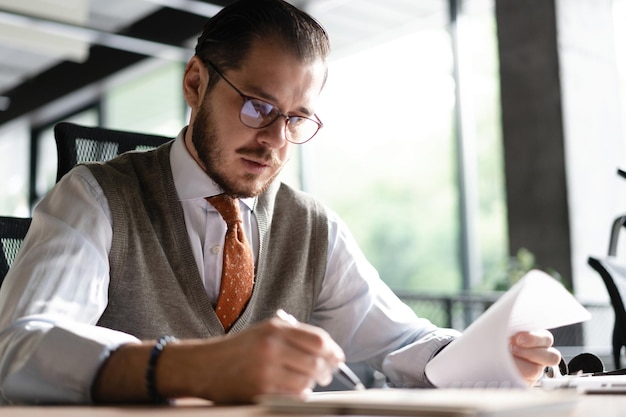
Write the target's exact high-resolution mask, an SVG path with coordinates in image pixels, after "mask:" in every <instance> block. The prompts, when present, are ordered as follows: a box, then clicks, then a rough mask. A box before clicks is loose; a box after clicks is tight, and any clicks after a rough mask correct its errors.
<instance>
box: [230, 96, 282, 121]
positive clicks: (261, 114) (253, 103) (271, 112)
mask: <svg viewBox="0 0 626 417" xmlns="http://www.w3.org/2000/svg"><path fill="white" fill-rule="evenodd" d="M279 114H280V112H279V111H278V109H277V108H276V107H274V106H272V105H271V104H270V103H267V102H265V101H261V100H257V99H254V98H246V99H245V101H244V103H243V107H241V117H240V118H241V122H242V123H243V124H244V125H246V126H248V127H253V128H261V127H265V126H267V125H269V124H270V123H272V122H273V121H274V120H275V119H276V118H277V117H278V115H279Z"/></svg>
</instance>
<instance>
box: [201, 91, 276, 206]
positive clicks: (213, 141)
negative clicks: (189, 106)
mask: <svg viewBox="0 0 626 417" xmlns="http://www.w3.org/2000/svg"><path fill="white" fill-rule="evenodd" d="M213 114H214V113H213V111H212V107H211V106H210V104H209V99H208V91H207V94H205V96H204V99H203V100H202V103H201V105H200V108H199V110H198V115H197V117H196V119H195V120H194V122H193V125H192V132H191V141H192V143H193V146H194V147H195V148H196V153H197V155H198V159H199V160H200V162H202V164H203V165H204V170H205V172H206V173H207V175H208V176H209V177H211V179H212V180H213V182H215V183H216V184H217V185H218V186H219V187H220V188H221V189H222V190H223V191H224V193H225V194H227V195H229V196H231V197H233V198H248V197H256V196H258V195H259V194H262V193H263V192H265V191H266V190H267V188H268V187H269V186H270V184H271V183H272V182H273V181H274V179H275V178H276V177H277V176H278V174H279V173H280V170H281V169H282V165H283V162H282V161H281V160H280V158H279V157H278V155H277V154H276V151H275V150H272V149H269V148H267V147H266V146H261V145H259V146H257V147H242V148H239V149H237V152H238V153H239V154H240V155H249V156H251V157H255V158H257V159H260V160H264V161H267V162H268V164H270V166H272V167H276V166H278V167H279V169H277V170H276V172H275V173H274V174H273V175H272V176H271V177H270V178H269V179H268V180H267V181H265V182H264V183H259V181H258V175H255V174H251V173H248V174H245V175H244V177H243V178H242V179H237V178H234V177H232V176H229V175H228V174H227V173H226V172H225V171H224V169H223V168H224V163H225V159H224V157H223V148H222V147H221V145H220V140H219V137H218V132H217V129H216V128H215V126H216V123H215V122H214V120H213Z"/></svg>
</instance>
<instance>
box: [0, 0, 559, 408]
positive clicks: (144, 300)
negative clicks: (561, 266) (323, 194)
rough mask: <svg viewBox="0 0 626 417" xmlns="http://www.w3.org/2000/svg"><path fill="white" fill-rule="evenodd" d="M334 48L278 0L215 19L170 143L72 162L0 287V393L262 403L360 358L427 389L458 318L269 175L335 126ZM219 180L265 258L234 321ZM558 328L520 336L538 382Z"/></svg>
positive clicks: (23, 397)
mask: <svg viewBox="0 0 626 417" xmlns="http://www.w3.org/2000/svg"><path fill="white" fill-rule="evenodd" d="M328 53H329V42H328V39H327V37H326V33H325V32H324V30H323V29H322V28H321V27H320V26H319V25H318V23H317V22H315V21H314V20H313V19H311V18H310V17H309V16H308V15H306V14H304V13H302V12H301V11H299V10H297V9H296V8H294V7H292V6H290V5H289V4H287V3H284V2H283V1H281V0H242V1H240V2H236V3H233V4H231V5H230V6H227V7H225V8H224V9H223V10H222V11H221V12H220V13H218V14H217V15H216V16H215V17H213V18H212V19H210V21H209V22H208V23H207V25H206V27H205V29H204V32H203V34H202V35H201V37H200V38H199V40H198V45H197V47H196V55H195V56H194V57H192V58H191V60H190V61H189V63H188V64H187V67H186V69H185V73H184V77H183V92H184V96H185V99H186V101H187V104H188V105H189V107H190V108H191V115H190V120H189V125H188V127H186V128H185V129H183V130H182V131H181V133H180V135H179V136H178V137H177V138H176V140H175V141H173V142H171V143H169V144H166V145H164V146H162V147H160V148H159V149H157V150H156V151H151V152H146V153H134V154H129V155H125V156H122V157H120V158H117V159H116V160H114V161H111V162H108V163H105V164H90V165H86V166H79V167H77V168H75V169H74V170H73V171H72V172H71V173H69V174H68V175H66V176H65V177H64V178H63V179H62V180H61V181H60V182H59V184H58V185H57V186H56V187H55V188H54V189H53V190H52V191H51V192H50V193H49V194H48V196H46V198H45V199H44V200H43V201H42V202H41V203H40V204H39V205H38V207H37V208H36V209H35V211H34V213H33V223H32V226H31V230H30V231H29V235H28V237H27V239H26V240H25V242H24V245H23V250H22V251H21V253H20V254H19V257H18V259H17V260H16V262H15V263H14V266H13V268H12V269H11V271H10V272H9V274H8V275H7V277H6V279H5V283H4V284H3V287H2V289H1V290H0V389H1V393H2V397H3V399H4V401H25V402H77V403H81V402H82V403H85V402H90V401H94V402H111V401H125V402H131V401H132V402H140V401H149V400H155V401H159V400H162V399H169V398H177V397H189V396H195V397H201V398H206V399H210V400H214V401H217V402H249V401H252V400H253V398H254V397H255V396H256V395H259V394H265V393H291V394H298V395H302V394H305V393H306V392H308V391H309V390H310V389H311V388H312V387H313V386H314V385H315V384H321V385H325V384H328V383H329V382H330V380H331V378H332V373H333V371H334V370H335V369H336V367H337V365H338V364H339V363H340V362H342V361H344V360H346V359H347V360H350V361H363V360H366V361H368V362H369V363H370V364H371V365H372V366H374V367H375V368H376V369H379V370H381V371H382V372H384V373H385V375H386V376H387V378H388V380H389V382H390V384H391V385H392V386H402V387H409V386H414V387H428V386H431V385H430V383H429V381H428V378H427V375H425V371H424V367H425V365H426V363H427V362H428V361H429V360H430V359H431V358H432V357H433V356H434V355H436V353H437V352H438V351H439V350H441V349H442V348H444V347H445V345H446V344H448V343H449V342H450V341H451V340H453V339H454V338H455V337H456V336H457V335H458V333H457V332H456V331H454V330H451V329H440V328H437V327H435V326H434V325H433V324H431V323H430V322H429V321H428V320H425V319H421V318H418V317H416V316H415V314H414V313H413V312H412V311H411V310H410V309H409V308H408V307H407V306H406V305H404V304H402V303H401V302H400V301H399V300H398V299H397V298H396V297H395V295H394V294H393V293H392V292H391V291H390V290H389V288H388V287H387V286H386V285H385V284H384V283H383V282H382V281H381V280H380V279H379V277H378V275H377V273H376V271H375V270H374V269H373V268H372V267H371V265H370V264H369V263H368V262H367V261H366V260H365V259H364V257H363V254H362V253H361V251H360V250H359V248H358V247H357V245H356V243H355V242H354V240H353V238H352V237H351V235H350V233H349V232H348V230H347V228H346V226H345V225H344V224H343V223H342V222H341V221H340V220H339V219H338V218H337V216H336V215H335V214H334V213H332V212H331V211H329V210H327V209H326V208H325V207H323V206H322V205H321V204H319V203H318V202H316V201H315V200H313V199H312V198H311V197H309V196H307V195H304V194H303V193H300V192H297V191H294V190H292V189H290V188H289V187H286V186H285V185H282V184H280V183H279V182H278V181H275V178H276V176H277V175H278V173H279V172H280V169H281V168H282V166H283V164H284V163H285V162H286V161H287V160H288V155H289V152H290V150H291V148H292V147H293V146H295V145H293V143H292V142H294V143H302V142H305V141H307V140H309V139H310V138H312V137H313V136H314V135H315V133H316V132H317V130H318V129H319V127H320V126H321V122H320V121H319V119H318V118H317V116H316V115H315V113H314V108H315V103H316V100H317V98H318V95H319V94H320V92H321V90H322V87H323V85H324V82H325V80H326V58H327V56H328ZM216 195H226V196H228V197H229V198H228V199H226V200H228V201H232V198H234V199H238V200H235V203H236V206H234V207H235V208H230V209H229V210H231V211H241V217H242V219H241V220H237V221H235V223H236V224H238V225H239V226H238V227H239V229H238V231H237V232H236V233H235V235H237V236H238V237H239V241H238V243H237V244H233V248H234V246H235V245H238V246H241V247H242V248H244V249H245V248H247V247H248V246H251V248H252V249H251V250H252V258H253V262H254V265H253V268H254V271H253V275H254V276H253V277H252V276H250V277H249V278H250V279H252V278H253V279H254V282H253V283H252V282H249V286H250V287H251V288H252V290H251V291H252V293H251V295H249V297H250V298H249V299H248V298H247V297H248V295H245V299H244V300H243V305H244V306H243V307H242V308H243V309H242V310H241V311H240V312H239V311H237V314H236V315H235V318H234V322H224V321H222V319H223V317H222V313H221V312H219V311H220V309H221V308H222V307H220V303H226V301H224V300H225V298H226V297H222V295H221V294H220V292H221V291H225V290H224V288H226V287H227V285H228V283H229V282H230V281H229V280H226V279H224V278H223V277H222V272H223V271H224V274H227V272H226V271H227V270H228V271H231V268H230V264H231V263H232V262H234V260H233V258H232V257H230V255H227V253H231V252H229V251H230V250H231V245H230V243H226V239H227V238H225V235H226V234H227V233H230V230H231V229H230V225H229V226H227V225H226V224H225V223H226V222H229V224H230V221H229V220H226V221H225V220H224V219H226V218H227V216H226V215H225V214H222V210H221V209H220V208H219V207H220V204H218V203H216V202H214V201H215V200H213V199H209V200H207V197H212V196H216ZM230 197H232V198H230ZM214 204H215V206H214ZM218 210H219V212H218ZM222 216H224V219H223V218H222ZM241 229H243V232H244V233H243V235H244V236H245V238H243V237H241V235H240V234H237V233H239V232H240V231H241ZM229 242H230V241H229ZM232 250H234V249H232ZM222 252H224V254H222ZM245 253H248V254H249V253H250V252H245ZM223 255H224V256H223ZM233 256H234V255H233ZM237 256H239V255H237ZM241 256H243V258H242V259H244V261H242V262H243V264H242V265H244V264H245V259H246V257H247V256H248V255H245V254H244V255H241ZM237 271H238V272H241V273H242V274H243V275H244V276H246V274H247V273H246V271H248V268H247V267H245V266H240V267H238V269H237ZM228 273H231V272H228ZM225 276H226V275H225ZM244 281H245V279H242V282H244ZM236 284H237V285H239V287H238V288H237V291H239V292H240V293H242V294H244V293H246V292H247V291H248V290H249V289H246V288H247V287H246V286H245V285H243V284H240V283H239V282H237V283H236ZM244 287H245V288H244ZM235 298H244V297H243V296H242V297H239V296H237V297H235ZM228 301H229V302H231V301H233V300H230V299H229V300H228ZM223 305H224V306H225V307H224V309H225V310H230V309H231V304H228V303H226V304H223ZM232 308H233V309H234V308H235V307H232ZM238 308H239V307H238ZM278 309H284V310H286V311H287V312H289V313H291V314H293V315H294V316H295V317H296V318H297V319H298V320H299V322H301V323H303V324H295V325H294V324H293V323H290V322H289V321H285V320H281V319H279V318H275V317H274V314H275V312H276V311H277V310H278ZM218 312H219V314H218ZM305 323H308V324H305ZM163 335H171V336H175V337H176V338H177V339H178V340H177V341H173V340H171V339H168V338H160V337H161V336H163ZM157 338H159V341H158V343H155V340H156V339H157ZM551 345H552V336H551V335H550V333H549V332H536V333H523V334H519V335H516V336H515V337H514V338H513V339H512V341H511V350H512V354H513V355H514V358H515V361H516V364H517V365H518V368H519V370H520V372H521V374H522V375H523V377H524V378H525V379H526V380H527V381H528V383H529V384H532V383H533V382H534V381H535V380H536V379H537V378H538V377H539V376H540V375H541V373H542V370H543V369H544V367H545V366H548V365H554V364H556V363H558V362H559V358H560V355H559V353H558V351H556V350H555V349H553V348H552V347H551Z"/></svg>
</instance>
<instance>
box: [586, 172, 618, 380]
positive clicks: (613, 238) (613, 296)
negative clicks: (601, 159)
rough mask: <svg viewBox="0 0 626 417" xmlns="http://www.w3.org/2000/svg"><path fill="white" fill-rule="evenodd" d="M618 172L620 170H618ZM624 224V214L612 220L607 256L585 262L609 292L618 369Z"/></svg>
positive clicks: (613, 340) (614, 355) (614, 359)
mask: <svg viewBox="0 0 626 417" xmlns="http://www.w3.org/2000/svg"><path fill="white" fill-rule="evenodd" d="M618 174H620V175H622V174H621V173H620V170H618ZM624 226H626V216H619V217H617V218H616V219H615V220H613V225H612V227H611V234H610V238H609V250H608V256H607V257H605V258H597V257H593V256H590V257H589V258H588V259H587V263H588V264H589V265H590V266H591V267H592V268H593V269H594V270H595V271H596V272H598V274H600V277H601V278H602V281H603V282H604V285H605V286H606V289H607V291H608V293H609V299H610V300H611V306H612V307H613V311H614V312H615V324H614V325H613V338H612V344H613V346H612V347H613V361H614V364H615V369H620V368H621V367H622V366H621V352H622V347H626V310H625V309H624V299H625V297H626V264H624V263H620V262H619V261H618V259H617V244H618V240H619V233H620V231H621V230H622V228H623V227H624Z"/></svg>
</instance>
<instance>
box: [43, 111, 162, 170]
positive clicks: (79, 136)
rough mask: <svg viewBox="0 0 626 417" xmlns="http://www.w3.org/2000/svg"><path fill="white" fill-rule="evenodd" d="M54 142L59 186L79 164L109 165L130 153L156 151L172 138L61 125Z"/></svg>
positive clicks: (57, 126)
mask: <svg viewBox="0 0 626 417" xmlns="http://www.w3.org/2000/svg"><path fill="white" fill-rule="evenodd" d="M54 140H55V141H56V145H57V157H58V162H57V178H56V180H57V182H58V181H59V180H60V179H61V178H62V177H63V175H65V174H67V172H68V171H69V170H70V169H72V168H73V167H74V166H75V165H77V164H80V163H83V162H94V161H108V160H109V159H113V158H114V157H116V156H117V155H119V154H121V153H124V152H126V151H131V150H143V151H145V150H149V149H154V148H156V147H157V146H159V145H162V144H164V143H166V142H169V141H170V140H172V138H170V137H165V136H158V135H151V134H145V133H138V132H126V131H121V130H113V129H105V128H101V127H87V126H81V125H77V124H74V123H69V122H61V123H57V124H56V125H55V126H54Z"/></svg>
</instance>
